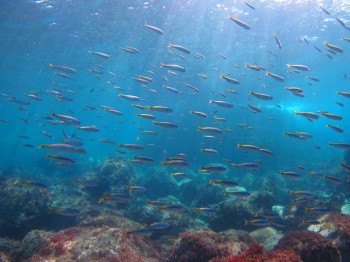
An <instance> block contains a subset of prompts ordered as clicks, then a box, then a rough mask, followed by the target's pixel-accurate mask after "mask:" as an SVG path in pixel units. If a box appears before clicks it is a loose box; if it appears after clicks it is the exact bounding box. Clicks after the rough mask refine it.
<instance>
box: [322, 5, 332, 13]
mask: <svg viewBox="0 0 350 262" xmlns="http://www.w3.org/2000/svg"><path fill="white" fill-rule="evenodd" d="M320 9H321V10H322V11H323V12H324V13H325V14H326V15H330V14H331V13H330V12H328V11H327V10H326V9H325V8H324V7H322V6H320Z"/></svg>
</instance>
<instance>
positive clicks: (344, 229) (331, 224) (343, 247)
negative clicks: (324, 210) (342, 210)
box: [308, 213, 350, 262]
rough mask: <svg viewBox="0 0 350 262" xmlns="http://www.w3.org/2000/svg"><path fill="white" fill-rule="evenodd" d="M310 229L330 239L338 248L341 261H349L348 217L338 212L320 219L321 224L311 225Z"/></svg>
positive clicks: (349, 235)
mask: <svg viewBox="0 0 350 262" xmlns="http://www.w3.org/2000/svg"><path fill="white" fill-rule="evenodd" d="M308 229H309V230H310V231H313V232H317V233H319V234H321V235H322V236H324V237H327V238H328V239H330V240H332V241H333V243H334V244H335V246H336V247H337V248H338V250H339V252H340V254H341V257H342V261H343V262H349V261H350V217H349V216H346V215H342V214H338V213H334V214H330V215H327V216H326V217H324V218H323V219H321V224H319V225H312V226H310V227H309V228H308Z"/></svg>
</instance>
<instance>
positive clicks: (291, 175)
mask: <svg viewBox="0 0 350 262" xmlns="http://www.w3.org/2000/svg"><path fill="white" fill-rule="evenodd" d="M280 175H282V176H286V177H289V178H300V177H301V175H300V174H298V173H296V172H292V171H282V172H280Z"/></svg>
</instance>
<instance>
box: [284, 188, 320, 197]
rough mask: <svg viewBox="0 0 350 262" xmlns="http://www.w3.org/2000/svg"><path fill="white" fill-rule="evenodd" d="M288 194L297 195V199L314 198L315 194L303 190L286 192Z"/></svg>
mask: <svg viewBox="0 0 350 262" xmlns="http://www.w3.org/2000/svg"><path fill="white" fill-rule="evenodd" d="M288 194H291V195H297V196H299V197H315V194H314V193H312V192H311V191H305V190H301V191H291V190H290V191H288Z"/></svg>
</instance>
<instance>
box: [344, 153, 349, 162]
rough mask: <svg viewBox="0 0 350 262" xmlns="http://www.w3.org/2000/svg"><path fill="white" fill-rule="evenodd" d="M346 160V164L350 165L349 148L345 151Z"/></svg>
mask: <svg viewBox="0 0 350 262" xmlns="http://www.w3.org/2000/svg"><path fill="white" fill-rule="evenodd" d="M344 161H345V164H347V165H350V151H349V150H346V152H345V155H344Z"/></svg>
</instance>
